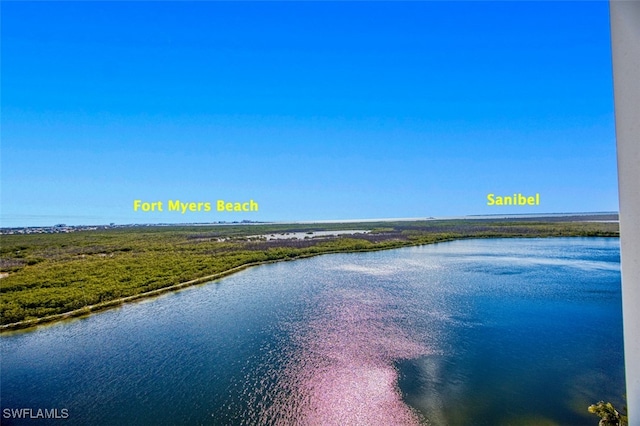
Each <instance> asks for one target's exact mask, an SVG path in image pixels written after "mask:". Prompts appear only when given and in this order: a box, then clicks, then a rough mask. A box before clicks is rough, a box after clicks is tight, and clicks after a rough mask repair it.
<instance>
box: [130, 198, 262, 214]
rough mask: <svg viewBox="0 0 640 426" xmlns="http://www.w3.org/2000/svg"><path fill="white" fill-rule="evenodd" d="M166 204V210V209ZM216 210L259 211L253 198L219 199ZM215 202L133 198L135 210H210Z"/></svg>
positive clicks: (183, 211) (184, 211)
mask: <svg viewBox="0 0 640 426" xmlns="http://www.w3.org/2000/svg"><path fill="white" fill-rule="evenodd" d="M165 206H166V210H165ZM215 207H216V210H217V211H219V212H257V211H258V203H256V202H255V201H253V200H249V201H245V202H234V201H225V200H217V201H216V203H215ZM212 208H213V203H210V202H205V201H200V202H190V203H183V202H182V201H180V200H169V201H168V202H167V203H166V204H165V203H163V202H162V201H153V202H145V201H142V200H133V211H134V212H164V211H169V212H180V213H182V214H185V213H187V212H210V211H211V210H212Z"/></svg>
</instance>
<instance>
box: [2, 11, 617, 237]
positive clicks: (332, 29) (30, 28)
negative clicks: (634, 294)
mask: <svg viewBox="0 0 640 426" xmlns="http://www.w3.org/2000/svg"><path fill="white" fill-rule="evenodd" d="M1 8H2V10H1V19H2V25H1V36H2V41H1V43H2V45H1V48H2V58H1V59H2V62H1V71H2V74H1V78H2V80H1V84H2V87H1V89H2V94H1V96H2V118H1V120H2V121H1V124H2V128H1V132H2V134H1V136H2V141H1V143H2V145H1V148H2V152H1V167H2V169H1V177H2V193H1V201H2V207H1V208H2V210H1V214H2V216H1V218H2V221H1V224H2V226H25V225H53V224H56V223H66V224H103V223H109V222H116V223H120V224H122V223H154V222H211V221H220V220H225V221H233V220H264V221H271V220H275V221H297V220H300V221H303V220H304V221H308V220H339V219H374V218H405V217H429V216H435V217H441V216H458V215H470V214H502V213H542V212H550V213H560V212H592V211H617V210H618V199H617V177H616V160H615V131H614V117H613V92H612V76H611V51H610V36H609V14H608V4H607V2H605V1H602V2H600V1H596V2H470V3H467V2H403V3H391V2H327V3H318V2H279V3H270V2H257V3H253V2H187V3H179V2H60V3H58V2H7V1H3V2H2V3H1ZM489 193H494V194H496V195H510V194H513V193H522V194H525V195H533V194H535V193H539V194H540V200H541V205H540V206H526V207H524V206H518V207H497V206H487V198H486V197H487V194H489ZM136 199H140V200H142V201H147V202H153V201H162V202H163V203H164V204H165V211H164V212H162V213H157V214H154V213H143V212H134V210H133V202H134V200H136ZM218 199H223V200H225V201H248V200H250V199H253V200H255V201H256V202H257V203H258V204H259V211H257V212H236V213H230V212H217V211H215V210H216V208H215V202H216V200H218ZM168 200H180V201H183V202H211V203H212V204H213V206H212V207H213V211H211V212H193V213H187V214H184V215H183V214H181V213H178V212H168V211H166V203H167V201H168Z"/></svg>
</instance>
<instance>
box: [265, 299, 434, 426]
mask: <svg viewBox="0 0 640 426" xmlns="http://www.w3.org/2000/svg"><path fill="white" fill-rule="evenodd" d="M392 302H393V300H392V298H391V297H390V296H389V295H386V294H384V293H382V292H381V291H375V292H374V291H373V290H372V291H361V290H357V291H356V290H349V291H347V290H337V291H336V290H333V292H332V294H328V293H325V294H323V295H321V297H320V299H319V301H318V304H317V305H316V306H317V309H316V311H315V312H314V313H313V314H312V319H311V320H309V321H307V322H306V323H305V324H298V325H297V326H296V325H294V324H292V325H291V326H292V329H293V330H294V341H295V344H296V347H295V349H294V350H293V353H292V354H291V356H290V357H289V361H288V363H287V367H286V368H285V371H284V373H283V375H282V376H281V378H280V380H279V381H278V384H277V385H276V387H275V389H274V392H275V395H274V400H275V401H274V404H273V405H271V406H269V407H268V408H265V409H264V410H263V411H262V413H261V414H260V417H261V423H268V424H304V425H392V424H393V425H414V424H418V423H420V418H419V417H418V415H417V414H416V413H415V412H414V411H413V410H412V409H411V408H410V407H408V406H407V405H406V404H405V403H404V402H403V401H402V397H401V395H400V391H399V389H398V386H397V380H398V373H397V371H396V369H395V368H394V365H393V363H394V361H397V360H399V359H410V358H416V357H419V356H421V355H426V354H429V353H430V351H429V350H428V348H426V347H425V346H423V345H420V344H419V343H417V342H416V341H415V340H412V339H411V337H410V336H409V335H408V334H407V333H406V332H404V331H403V330H402V329H401V328H400V327H399V326H398V325H397V324H396V322H394V319H395V318H397V317H398V316H399V315H400V313H399V312H397V311H395V310H394V309H392V308H391V307H390V306H393V305H394V304H393V303H392Z"/></svg>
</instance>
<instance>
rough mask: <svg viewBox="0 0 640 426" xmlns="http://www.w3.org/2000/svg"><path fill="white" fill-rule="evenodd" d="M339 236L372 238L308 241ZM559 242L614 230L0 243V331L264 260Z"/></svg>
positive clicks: (80, 236) (445, 229)
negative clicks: (471, 242)
mask: <svg viewBox="0 0 640 426" xmlns="http://www.w3.org/2000/svg"><path fill="white" fill-rule="evenodd" d="M340 230H361V231H369V232H368V233H362V234H353V235H340V236H335V237H313V234H309V232H316V231H340ZM292 232H299V233H303V234H304V235H305V237H306V238H304V237H303V238H302V239H286V238H283V239H272V240H267V239H265V238H260V237H257V236H261V235H271V234H274V235H275V234H286V233H292ZM281 236H282V235H281ZM562 236H584V237H587V236H609V237H615V236H618V224H617V223H611V222H575V221H573V222H572V221H564V222H563V221H560V220H558V219H549V220H546V219H545V220H540V219H537V220H523V219H518V220H504V219H500V220H496V219H493V220H477V219H476V220H438V221H436V220H429V221H402V222H363V223H333V224H304V225H303V224H260V225H238V226H215V225H212V226H154V227H130V228H113V229H106V230H99V231H78V232H72V233H61V234H28V235H1V236H0V243H1V244H0V272H3V273H5V274H8V276H5V277H4V278H2V279H0V324H1V325H2V326H3V330H6V329H9V328H19V327H20V325H17V326H9V327H7V325H8V324H16V323H20V322H24V321H29V320H35V319H39V318H44V317H49V316H52V315H58V314H64V313H69V312H73V311H76V312H78V310H80V312H82V309H83V308H84V307H88V306H93V307H95V306H97V307H98V308H100V307H109V306H113V305H116V304H117V303H118V301H120V300H121V299H123V298H128V297H131V296H136V295H140V294H142V293H148V292H153V291H154V290H161V289H167V288H170V287H172V286H176V285H179V284H181V283H186V282H191V281H192V280H196V281H195V282H194V283H196V282H200V281H198V280H199V279H202V278H203V277H209V276H215V275H216V274H224V273H225V272H227V271H229V270H232V269H234V268H238V267H242V266H243V265H250V264H257V263H261V262H272V261H280V260H291V259H296V258H302V257H308V256H315V255H319V254H324V253H336V252H357V251H372V250H385V249H391V248H399V247H405V246H411V245H420V244H431V243H436V242H443V241H451V240H454V239H461V238H503V237H562ZM282 237H287V235H284V236H282ZM94 310H95V309H94ZM87 312H88V310H87ZM53 319H54V320H55V319H59V317H54V318H53ZM24 325H25V324H24V323H23V324H22V326H24Z"/></svg>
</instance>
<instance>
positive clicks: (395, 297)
mask: <svg viewBox="0 0 640 426" xmlns="http://www.w3.org/2000/svg"><path fill="white" fill-rule="evenodd" d="M619 262H620V261H619V241H618V239H612V238H554V239H493V240H466V241H455V242H450V243H443V244H435V245H430V246H422V247H412V248H404V249H398V250H390V251H382V252H373V253H357V254H336V255H325V256H320V257H315V258H311V259H305V260H299V261H295V262H285V263H277V264H271V265H264V266H259V267H255V268H252V269H249V270H246V271H243V272H241V273H238V274H236V275H233V276H231V277H227V278H224V279H222V280H219V281H217V282H215V283H209V284H206V285H201V286H198V287H194V288H190V289H187V290H184V291H181V292H179V293H174V294H170V295H166V296H163V297H160V298H156V299H153V300H149V301H146V302H142V303H137V304H132V305H128V306H125V307H123V308H120V309H117V310H111V311H106V312H104V313H100V314H98V315H94V316H91V317H88V318H85V319H80V320H74V321H70V322H66V323H62V324H57V325H53V326H48V327H42V328H38V329H36V330H35V331H31V332H21V333H15V334H12V335H3V336H2V337H1V338H0V349H1V354H2V364H1V365H2V376H1V379H2V387H1V396H2V399H1V405H2V409H3V414H4V409H6V408H14V409H15V408H32V409H34V410H36V409H38V408H42V409H52V408H57V409H58V410H60V409H62V408H66V409H67V410H68V413H69V418H68V419H66V420H59V421H58V423H60V424H65V425H72V424H90V425H101V424H105V425H107V424H108V425H114V424H122V425H125V424H126V425H133V424H310V425H327V424H333V425H348V424H353V425H377V424H380V425H401V424H416V423H421V422H422V423H426V424H433V425H499V424H510V425H514V424H516V425H517V424H539V425H540V424H562V425H573V424H576V425H582V424H586V425H595V424H597V420H598V419H597V417H595V416H593V415H590V414H588V413H587V411H586V408H587V406H588V405H589V404H591V403H594V402H597V401H598V400H601V399H604V400H610V401H612V402H614V404H616V403H617V404H618V405H622V400H621V395H622V393H623V392H624V362H623V344H622V314H621V294H620V264H619ZM34 414H35V411H34ZM4 417H5V416H4V415H3V418H2V419H1V421H2V424H3V425H4V424H23V423H25V422H24V421H23V422H20V421H17V420H12V419H7V418H4ZM26 423H27V424H46V423H48V422H47V421H44V420H38V421H35V420H32V421H29V422H26Z"/></svg>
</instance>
